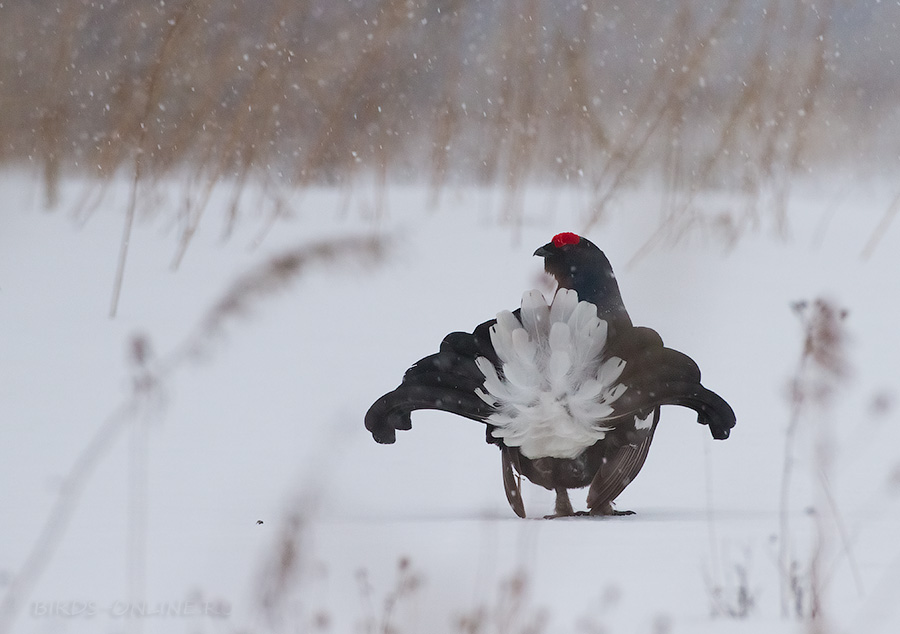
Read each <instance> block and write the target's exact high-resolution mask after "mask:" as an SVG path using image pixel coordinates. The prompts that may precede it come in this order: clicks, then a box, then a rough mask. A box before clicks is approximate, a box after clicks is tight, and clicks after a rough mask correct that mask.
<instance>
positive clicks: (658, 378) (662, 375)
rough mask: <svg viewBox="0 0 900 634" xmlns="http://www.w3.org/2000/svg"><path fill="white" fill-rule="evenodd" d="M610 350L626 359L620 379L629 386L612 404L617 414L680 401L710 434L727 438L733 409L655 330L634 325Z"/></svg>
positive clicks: (630, 412) (691, 360)
mask: <svg viewBox="0 0 900 634" xmlns="http://www.w3.org/2000/svg"><path fill="white" fill-rule="evenodd" d="M612 353H613V354H615V355H617V356H620V357H622V358H623V359H625V361H626V364H625V370H624V372H623V373H622V376H621V377H620V378H619V380H620V381H621V382H622V383H624V384H625V385H627V386H628V389H627V390H626V391H625V393H624V394H622V396H621V397H620V398H619V400H618V401H616V403H615V405H614V408H615V410H616V414H617V415H631V414H633V413H637V412H646V411H649V410H652V409H654V408H656V407H659V406H661V405H681V406H682V407H688V408H690V409H692V410H694V411H695V412H697V422H698V423H701V424H703V425H707V426H709V431H710V433H711V434H712V436H713V438H716V439H719V440H723V439H725V438H728V436H729V434H730V433H731V428H732V427H734V425H735V415H734V410H732V409H731V406H730V405H729V404H728V403H727V402H725V400H724V399H723V398H722V397H721V396H719V395H718V394H716V393H715V392H713V391H711V390H708V389H707V388H705V387H704V386H703V385H702V384H701V383H700V368H699V367H697V364H696V363H695V362H694V360H693V359H691V358H690V357H689V356H687V355H686V354H684V353H681V352H678V351H677V350H673V349H671V348H666V347H664V346H663V344H662V339H660V337H659V335H658V334H657V333H656V332H655V331H654V330H651V329H650V328H634V329H633V330H632V332H631V333H630V334H629V336H628V337H626V338H623V340H622V341H621V343H620V344H619V346H618V347H617V349H614V350H613V351H612Z"/></svg>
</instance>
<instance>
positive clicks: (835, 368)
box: [778, 299, 858, 629]
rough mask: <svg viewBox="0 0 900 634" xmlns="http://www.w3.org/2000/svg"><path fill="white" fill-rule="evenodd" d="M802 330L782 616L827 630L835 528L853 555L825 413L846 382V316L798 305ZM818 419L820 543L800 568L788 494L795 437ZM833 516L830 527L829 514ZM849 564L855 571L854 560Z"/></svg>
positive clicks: (781, 554)
mask: <svg viewBox="0 0 900 634" xmlns="http://www.w3.org/2000/svg"><path fill="white" fill-rule="evenodd" d="M793 309H794V312H795V313H796V314H797V316H798V318H799V319H800V321H801V324H802V327H803V348H802V350H801V354H800V359H799V361H798V365H797V369H796V371H795V373H794V375H793V377H792V378H791V382H790V386H789V402H790V417H789V420H788V427H787V430H786V435H785V453H784V464H783V466H782V480H781V496H780V505H779V525H780V526H779V543H778V565H779V572H780V578H781V593H780V596H781V612H782V616H785V617H787V616H790V615H794V616H796V617H801V618H808V619H809V620H810V621H811V623H812V625H811V627H813V629H816V628H822V627H824V625H823V624H822V623H823V619H824V615H823V611H822V610H823V606H824V602H823V596H822V595H823V592H824V591H825V581H826V580H825V576H824V575H823V565H824V564H823V562H824V558H825V556H826V554H827V551H828V548H829V542H830V537H831V535H832V533H833V528H832V525H833V526H835V527H836V528H837V530H838V531H839V533H840V536H841V538H842V539H843V540H844V547H845V549H846V550H847V552H848V555H850V551H849V540H848V536H847V533H846V530H845V529H844V527H843V522H842V521H841V517H840V514H839V512H838V509H837V505H836V504H835V502H834V499H833V497H832V495H831V489H830V485H829V483H828V474H829V473H830V463H831V451H832V441H831V435H830V432H829V430H828V429H827V413H826V412H827V408H828V405H829V404H830V402H831V400H832V399H833V397H834V396H835V394H836V392H837V390H838V388H839V387H840V385H841V384H842V383H843V382H844V381H845V380H846V379H847V376H848V374H849V365H848V361H847V353H846V344H847V333H846V330H845V326H844V319H845V318H846V316H847V311H846V310H844V309H841V308H839V307H837V306H836V305H835V304H834V303H832V302H830V301H827V300H824V299H817V300H815V301H814V302H812V303H807V302H797V303H796V304H794V306H793ZM813 414H815V415H818V418H819V422H818V424H817V425H816V427H815V429H814V430H813V432H814V433H813V438H814V446H813V447H812V451H813V469H814V473H815V475H816V482H817V484H818V488H817V497H818V498H819V499H818V500H817V502H816V503H815V505H814V507H813V513H814V520H815V530H816V532H815V535H816V542H815V544H814V548H813V551H812V553H811V554H810V558H809V562H808V564H806V565H801V564H800V563H799V561H798V557H797V555H795V553H794V552H793V548H792V543H791V541H792V534H791V529H790V491H791V483H792V476H793V465H794V452H795V447H794V445H795V443H796V436H797V432H798V429H799V426H800V423H801V421H802V420H803V419H804V418H806V417H808V416H810V415H813ZM829 512H830V514H831V515H832V518H831V522H828V521H827V516H826V514H827V513H829ZM850 563H851V566H853V570H854V574H855V575H857V580H858V573H857V572H856V569H855V563H854V562H853V559H852V555H850Z"/></svg>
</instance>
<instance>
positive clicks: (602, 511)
mask: <svg viewBox="0 0 900 634" xmlns="http://www.w3.org/2000/svg"><path fill="white" fill-rule="evenodd" d="M590 514H591V515H601V516H612V517H618V516H622V515H634V511H619V510H617V509H614V508H613V505H612V503H611V502H607V503H606V504H602V505H600V506H598V507H597V508H593V509H591V511H590Z"/></svg>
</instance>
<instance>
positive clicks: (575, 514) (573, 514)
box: [544, 511, 590, 520]
mask: <svg viewBox="0 0 900 634" xmlns="http://www.w3.org/2000/svg"><path fill="white" fill-rule="evenodd" d="M586 515H590V513H589V512H588V511H571V512H569V513H553V514H551V515H545V516H544V519H545V520H555V519H557V518H560V517H584V516H586Z"/></svg>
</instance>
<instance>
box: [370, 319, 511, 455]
mask: <svg viewBox="0 0 900 634" xmlns="http://www.w3.org/2000/svg"><path fill="white" fill-rule="evenodd" d="M494 323H495V321H494V320H491V321H488V322H485V323H483V324H481V325H480V326H478V328H476V329H475V331H474V332H473V333H471V334H470V333H465V332H453V333H450V334H449V335H447V336H446V337H444V340H443V342H441V347H440V351H439V352H438V353H437V354H433V355H431V356H428V357H425V358H424V359H421V360H420V361H418V362H416V364H415V365H413V366H412V367H411V368H410V369H409V370H407V371H406V374H404V375H403V381H402V383H400V386H399V387H398V388H397V389H395V390H394V391H392V392H388V393H387V394H385V395H384V396H382V397H381V398H379V399H378V400H377V401H375V403H374V404H373V405H372V407H370V408H369V411H368V412H367V413H366V429H368V430H369V431H370V432H372V437H373V438H374V439H375V440H376V441H377V442H380V443H388V444H389V443H392V442H394V441H395V440H396V430H398V429H401V430H406V429H410V428H411V427H412V421H411V419H410V413H411V412H412V411H413V410H417V409H439V410H443V411H445V412H451V413H453V414H457V415H459V416H464V417H466V418H470V419H472V420H476V421H479V422H483V421H484V420H485V419H487V417H488V416H490V415H491V414H492V413H493V411H494V409H493V407H491V406H490V405H488V404H487V403H486V402H485V401H483V400H482V399H481V398H479V397H478V395H477V393H476V391H475V390H476V389H478V388H479V387H481V386H482V384H483V383H484V374H482V372H481V370H479V369H478V366H477V365H476V364H475V359H477V358H478V357H486V358H488V359H490V360H491V361H492V362H494V363H496V362H497V359H496V354H495V353H494V349H493V347H492V346H491V342H490V333H489V329H490V327H491V326H492V325H493V324H494Z"/></svg>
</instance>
